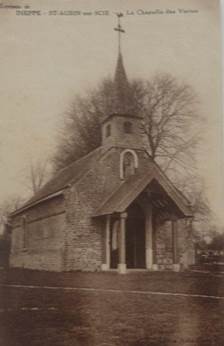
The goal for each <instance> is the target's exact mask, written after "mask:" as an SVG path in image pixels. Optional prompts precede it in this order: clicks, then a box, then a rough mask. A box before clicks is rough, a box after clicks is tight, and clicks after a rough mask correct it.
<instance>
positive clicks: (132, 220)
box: [126, 204, 146, 269]
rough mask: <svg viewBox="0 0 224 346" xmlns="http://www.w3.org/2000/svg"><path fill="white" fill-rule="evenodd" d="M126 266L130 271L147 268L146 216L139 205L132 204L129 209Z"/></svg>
mask: <svg viewBox="0 0 224 346" xmlns="http://www.w3.org/2000/svg"><path fill="white" fill-rule="evenodd" d="M126 264H127V268H129V269H138V268H139V269H141V268H146V253H145V216H144V213H143V211H142V209H141V207H140V206H139V205H138V204H132V205H131V206H130V207H129V208H128V218H127V221H126Z"/></svg>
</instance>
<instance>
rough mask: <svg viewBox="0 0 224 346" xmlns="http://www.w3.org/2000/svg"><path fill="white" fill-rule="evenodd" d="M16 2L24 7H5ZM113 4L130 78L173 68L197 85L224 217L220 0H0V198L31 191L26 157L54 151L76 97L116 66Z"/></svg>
mask: <svg viewBox="0 0 224 346" xmlns="http://www.w3.org/2000/svg"><path fill="white" fill-rule="evenodd" d="M27 4H29V6H30V8H27V9H25V8H24V6H26V5H27ZM13 5H15V6H20V7H21V8H18V9H15V8H9V6H13ZM25 10H26V11H37V12H35V13H34V14H32V15H31V14H30V12H24V11H25ZM179 10H181V11H179ZM183 10H184V11H183ZM38 11H39V12H38ZM65 11H73V15H71V14H70V15H69V14H68V12H65ZM99 11H101V12H99ZM116 12H123V13H124V17H123V19H122V25H123V27H124V29H125V31H126V33H125V34H124V35H123V39H122V52H123V57H124V64H125V68H126V72H127V74H128V77H129V79H132V78H144V79H150V78H152V76H153V74H155V73H156V72H168V73H171V74H172V75H174V76H175V77H177V78H178V79H179V80H183V81H185V82H186V83H189V84H190V85H192V86H193V88H194V89H195V91H196V93H197V94H198V96H199V99H200V113H201V114H203V116H204V118H205V124H206V126H204V127H203V128H202V129H201V132H202V137H203V146H202V151H201V154H200V157H199V158H198V169H199V172H200V175H201V176H202V178H203V179H204V181H205V187H206V194H207V196H208V199H209V201H210V204H211V206H212V209H213V210H214V212H215V213H216V215H217V218H218V220H219V222H220V223H223V224H224V215H223V214H224V213H223V204H224V198H223V197H224V186H223V185H224V183H223V179H222V176H223V171H222V170H223V167H222V166H223V163H222V162H223V161H222V157H223V154H222V153H223V150H224V148H223V147H222V131H223V124H222V91H221V75H222V73H221V36H220V20H219V19H220V10H219V7H218V1H215V0H213V1H211V0H150V1H149V0H147V1H146V0H140V1H138V2H137V1H134V0H128V1H124V0H123V1H122V0H120V1H118V0H114V1H109V0H104V1H100V0H91V1H88V0H85V1H80V0H67V1H65V0H63V1H62V0H60V1H59V0H54V1H52V0H33V1H32V0H29V1H23V0H21V1H16V0H15V1H13V0H10V1H8V2H7V1H6V0H1V1H0V47H1V48H0V49H1V54H0V76H1V78H0V99H1V115H0V177H1V179H0V191H1V193H0V203H1V201H3V200H4V199H7V198H8V197H9V196H11V195H13V194H15V195H16V194H19V195H24V194H25V193H26V191H27V188H26V186H25V183H24V181H25V180H24V176H25V175H26V172H27V169H28V167H29V164H30V162H31V161H33V162H36V161H38V160H44V159H45V158H48V157H50V156H51V155H52V153H53V152H54V150H55V147H56V144H57V138H58V129H59V128H60V124H61V121H62V118H63V114H64V113H65V112H66V109H67V108H68V107H69V105H70V104H71V102H72V100H73V99H74V96H75V95H77V94H82V93H84V92H85V90H87V89H88V88H94V87H95V86H96V85H97V84H98V83H99V82H100V81H101V80H102V78H104V77H106V76H108V75H110V76H112V75H113V73H114V69H115V64H116V58H117V36H116V32H115V31H114V30H113V28H114V27H115V26H116V24H117V19H116V15H115V13H116ZM152 12H154V13H152ZM66 13H67V14H66Z"/></svg>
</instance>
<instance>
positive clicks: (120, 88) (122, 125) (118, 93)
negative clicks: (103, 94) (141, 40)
mask: <svg viewBox="0 0 224 346" xmlns="http://www.w3.org/2000/svg"><path fill="white" fill-rule="evenodd" d="M122 16H123V15H122V14H121V13H118V14H117V17H118V25H117V27H116V28H115V29H114V30H115V31H117V32H118V58H117V64H116V69H115V75H114V83H113V85H114V90H113V94H114V109H115V112H114V113H113V114H110V115H109V116H107V117H106V118H105V119H104V121H103V122H102V125H101V126H102V128H101V131H102V145H103V146H108V147H111V146H113V147H121V148H129V149H144V148H146V143H147V141H146V138H145V135H144V133H143V130H142V128H143V127H142V121H143V119H142V117H141V116H139V115H136V114H129V111H128V109H129V105H130V102H131V97H132V92H131V86H130V84H129V81H128V78H127V74H126V71H125V68H124V63H123V56H122V52H121V35H122V34H123V33H125V31H124V30H123V28H122V26H121V23H120V18H121V17H122Z"/></svg>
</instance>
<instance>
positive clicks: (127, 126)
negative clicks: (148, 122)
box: [124, 121, 132, 133]
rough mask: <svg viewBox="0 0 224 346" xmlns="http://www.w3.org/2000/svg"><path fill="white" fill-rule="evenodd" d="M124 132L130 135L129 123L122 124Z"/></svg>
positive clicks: (130, 125)
mask: <svg viewBox="0 0 224 346" xmlns="http://www.w3.org/2000/svg"><path fill="white" fill-rule="evenodd" d="M124 132H125V133H132V123H130V122H129V121H125V122H124Z"/></svg>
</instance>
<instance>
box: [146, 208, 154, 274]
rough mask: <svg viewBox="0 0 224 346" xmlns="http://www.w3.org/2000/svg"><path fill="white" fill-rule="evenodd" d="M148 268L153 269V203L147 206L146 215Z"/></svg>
mask: <svg viewBox="0 0 224 346" xmlns="http://www.w3.org/2000/svg"><path fill="white" fill-rule="evenodd" d="M146 269H149V270H152V269H153V227H152V205H149V207H148V208H147V215H146Z"/></svg>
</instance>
